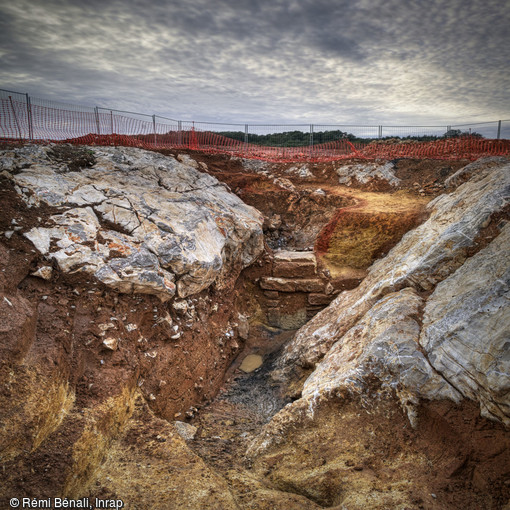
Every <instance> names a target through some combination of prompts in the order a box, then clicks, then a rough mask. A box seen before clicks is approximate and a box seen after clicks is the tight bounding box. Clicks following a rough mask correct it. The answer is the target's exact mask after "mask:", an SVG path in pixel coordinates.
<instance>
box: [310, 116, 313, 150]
mask: <svg viewBox="0 0 510 510" xmlns="http://www.w3.org/2000/svg"><path fill="white" fill-rule="evenodd" d="M312 153H313V124H310V156H311V155H312Z"/></svg>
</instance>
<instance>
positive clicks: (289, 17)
mask: <svg viewBox="0 0 510 510" xmlns="http://www.w3.org/2000/svg"><path fill="white" fill-rule="evenodd" d="M509 27H510V8H509V4H508V1H507V0H477V1H475V0H301V1H300V0H182V1H181V0H145V1H137V0H119V1H116V0H112V1H110V0H87V1H84V0H65V1H64V0H40V1H37V0H16V1H13V0H0V88H5V89H9V90H15V91H20V92H28V93H29V94H31V95H33V96H38V97H43V98H49V99H58V100H61V101H66V102H70V103H79V104H85V105H91V106H95V105H98V106H104V107H109V108H115V109H121V110H129V111H136V112H143V113H148V114H152V113H155V114H158V115H162V116H167V117H170V118H173V119H183V120H196V121H201V120H202V121H209V122H239V123H262V124H263V123H267V124H275V123H282V124H283V123H315V124H321V123H324V124H376V125H378V124H393V125H398V124H406V125H407V124H444V123H447V124H452V123H453V124H455V123H460V122H463V121H466V122H481V121H485V120H498V119H510V71H509V69H510V28H509Z"/></svg>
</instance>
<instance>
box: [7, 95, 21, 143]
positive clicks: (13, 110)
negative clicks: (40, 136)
mask: <svg viewBox="0 0 510 510" xmlns="http://www.w3.org/2000/svg"><path fill="white" fill-rule="evenodd" d="M9 101H10V103H11V108H12V114H13V115H14V122H16V127H17V128H18V135H19V139H20V141H21V140H23V138H22V136H21V127H20V125H19V122H18V116H17V115H16V110H15V109H14V103H13V102H12V96H9Z"/></svg>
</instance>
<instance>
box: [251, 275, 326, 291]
mask: <svg viewBox="0 0 510 510" xmlns="http://www.w3.org/2000/svg"><path fill="white" fill-rule="evenodd" d="M260 286H261V287H262V288H263V289H264V290H277V291H280V292H323V291H324V282H323V281H322V280H321V279H320V278H300V279H291V278H275V277H270V276H267V277H264V278H262V279H261V280H260Z"/></svg>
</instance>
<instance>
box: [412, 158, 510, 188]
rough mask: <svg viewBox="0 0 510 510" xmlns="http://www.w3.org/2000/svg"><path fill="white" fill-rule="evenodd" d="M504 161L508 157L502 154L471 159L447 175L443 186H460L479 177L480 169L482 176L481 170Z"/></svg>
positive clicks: (506, 160)
mask: <svg viewBox="0 0 510 510" xmlns="http://www.w3.org/2000/svg"><path fill="white" fill-rule="evenodd" d="M505 163H508V158H505V157H503V156H493V157H489V158H481V159H478V160H476V161H473V163H470V164H469V165H466V166H464V167H462V168H461V169H460V170H458V171H457V172H455V173H454V174H453V175H451V176H450V177H448V179H446V180H445V181H444V186H445V188H451V187H457V186H460V185H461V184H462V183H464V182H466V181H468V180H470V179H477V178H478V177H479V171H480V170H482V172H481V176H483V174H484V172H483V170H486V169H487V168H489V167H491V166H499V165H501V164H503V165H504V164H505ZM418 186H419V185H418Z"/></svg>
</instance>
